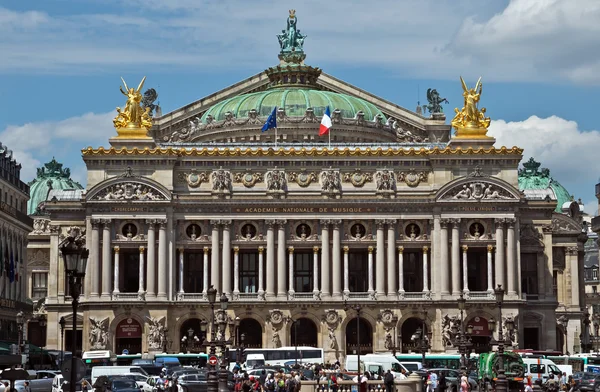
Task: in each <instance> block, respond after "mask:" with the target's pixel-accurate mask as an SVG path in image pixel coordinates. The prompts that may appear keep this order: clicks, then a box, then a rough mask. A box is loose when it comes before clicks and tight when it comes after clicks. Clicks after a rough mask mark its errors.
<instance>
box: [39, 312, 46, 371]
mask: <svg viewBox="0 0 600 392" xmlns="http://www.w3.org/2000/svg"><path fill="white" fill-rule="evenodd" d="M38 325H39V326H40V328H41V334H42V338H43V339H44V340H43V343H44V345H43V346H42V347H41V348H40V353H41V357H42V358H41V359H40V362H41V363H40V368H42V369H44V347H46V331H45V330H44V329H45V328H46V315H45V314H40V315H39V317H38Z"/></svg>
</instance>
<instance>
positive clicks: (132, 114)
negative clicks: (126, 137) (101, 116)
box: [113, 76, 152, 134]
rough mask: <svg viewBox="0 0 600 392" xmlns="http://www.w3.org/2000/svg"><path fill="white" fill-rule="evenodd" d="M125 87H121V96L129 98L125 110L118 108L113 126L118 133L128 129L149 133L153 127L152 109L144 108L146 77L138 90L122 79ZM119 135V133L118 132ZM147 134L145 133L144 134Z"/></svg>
mask: <svg viewBox="0 0 600 392" xmlns="http://www.w3.org/2000/svg"><path fill="white" fill-rule="evenodd" d="M121 80H122V81H123V86H125V90H123V86H120V87H119V90H120V91H121V94H123V95H124V96H126V97H127V102H126V103H125V108H124V109H121V108H120V107H117V116H116V117H115V118H114V120H113V124H114V125H115V128H117V131H118V130H119V129H123V128H127V129H130V130H144V131H147V130H148V129H149V128H150V127H151V126H152V118H151V117H150V108H148V107H147V108H145V109H144V108H142V105H141V103H142V93H141V91H142V88H143V87H144V82H145V81H146V77H145V76H144V77H143V78H142V81H141V82H140V84H139V85H138V87H137V89H134V88H133V87H128V86H127V83H126V82H125V79H123V78H121ZM118 133H119V132H118ZM144 134H145V133H144Z"/></svg>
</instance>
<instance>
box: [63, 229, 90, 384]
mask: <svg viewBox="0 0 600 392" xmlns="http://www.w3.org/2000/svg"><path fill="white" fill-rule="evenodd" d="M60 252H61V253H62V256H63V260H64V263H65V272H66V275H67V276H68V277H69V291H70V292H71V298H72V299H73V334H72V337H71V349H72V350H73V356H72V358H73V360H74V359H75V356H76V350H75V347H76V346H77V306H78V305H79V295H80V294H81V285H82V282H83V278H84V277H85V268H86V266H87V261H88V256H89V253H90V252H89V250H87V249H86V248H84V247H83V241H82V240H81V238H75V236H73V235H70V236H68V237H67V239H66V241H65V242H64V243H63V245H62V246H61V247H60ZM73 360H72V363H74V361H73ZM76 376H77V372H75V371H72V372H71V380H70V385H69V386H70V389H71V392H75V383H76V382H77V379H76Z"/></svg>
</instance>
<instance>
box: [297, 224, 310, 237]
mask: <svg viewBox="0 0 600 392" xmlns="http://www.w3.org/2000/svg"><path fill="white" fill-rule="evenodd" d="M310 233H311V229H310V226H309V225H307V224H306V223H300V224H299V225H298V226H296V236H297V237H298V238H306V237H310Z"/></svg>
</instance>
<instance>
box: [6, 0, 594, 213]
mask: <svg viewBox="0 0 600 392" xmlns="http://www.w3.org/2000/svg"><path fill="white" fill-rule="evenodd" d="M290 8H294V9H296V13H297V16H298V26H299V28H300V29H301V30H302V32H303V33H304V34H307V35H308V38H307V39H306V43H305V50H306V52H307V59H306V62H307V63H308V64H310V65H313V66H318V67H321V68H322V69H323V70H324V71H325V72H327V73H329V74H331V75H333V76H335V77H337V78H340V79H343V80H345V81H347V82H349V83H351V84H354V85H356V86H358V87H360V88H362V89H365V90H367V91H370V92H372V93H374V94H377V95H379V96H381V97H383V98H386V99H388V100H391V101H393V102H395V103H398V104H399V105H402V106H404V107H407V108H410V109H414V108H415V106H416V103H417V100H418V99H420V100H421V102H423V101H425V97H424V95H425V91H426V90H427V88H428V87H433V88H437V89H438V91H440V93H441V94H442V96H444V97H446V98H448V100H449V101H450V105H447V106H446V107H445V110H446V111H447V112H450V113H451V112H452V110H453V108H454V107H455V106H459V105H461V100H462V97H461V87H460V82H459V79H458V78H459V76H460V75H462V76H464V77H465V78H466V79H467V80H468V81H470V82H471V83H473V82H474V81H475V80H476V78H477V77H478V76H480V75H481V76H482V77H483V82H484V94H483V98H482V105H483V106H485V107H487V109H488V114H489V115H490V116H491V117H492V119H493V120H494V121H493V123H492V126H491V133H492V134H493V135H494V136H495V137H497V139H498V143H497V145H508V146H513V145H517V146H520V147H523V148H525V157H526V159H528V157H529V156H531V155H533V156H535V157H536V159H537V160H539V161H541V162H542V165H543V166H545V167H549V168H550V169H551V174H552V176H553V177H554V178H555V179H557V180H558V181H560V182H561V183H562V184H563V185H565V186H566V187H567V189H569V191H570V192H571V193H573V194H574V195H575V196H576V197H580V198H582V200H583V201H584V202H585V203H586V211H588V212H591V213H594V212H595V211H596V205H595V204H596V202H595V197H594V184H595V183H596V182H598V178H599V176H600V173H599V172H597V171H596V165H595V163H596V159H595V154H594V153H595V151H596V150H597V149H598V147H599V146H600V132H598V129H599V128H598V126H597V125H596V116H594V115H593V113H595V112H596V111H595V110H594V109H595V107H596V106H597V104H596V100H597V98H596V95H597V94H596V91H597V88H598V86H599V85H600V72H599V70H600V51H599V50H598V48H599V47H600V25H599V24H598V23H597V21H598V20H600V2H598V1H597V0H577V1H572V0H513V1H507V0H504V1H500V0H473V1H471V0H418V1H417V0H415V1H404V0H402V1H400V0H374V1H370V2H366V1H362V0H330V1H327V2H322V1H316V0H303V1H302V2H299V1H286V0H279V1H270V0H269V1H260V0H257V1H253V2H251V3H249V2H247V1H243V0H227V1H212V0H129V1H126V2H123V1H117V0H86V1H75V0H43V1H42V0H39V1H16V0H0V37H2V39H1V40H0V53H2V56H0V141H2V142H3V143H5V144H7V145H8V146H9V148H11V149H13V150H14V151H15V155H16V157H17V158H18V159H19V160H20V161H21V162H22V163H23V166H24V167H23V175H24V179H25V180H29V179H31V178H32V176H33V175H34V174H35V167H37V166H39V165H40V164H41V163H43V162H46V161H48V160H49V159H51V158H52V156H56V158H57V159H59V160H60V161H62V162H64V163H65V165H66V166H69V167H70V168H71V169H72V172H73V176H74V177H75V178H76V179H78V180H81V181H82V182H85V179H84V178H85V167H84V165H83V162H82V160H81V157H80V153H79V151H80V149H81V148H82V147H86V146H88V145H91V146H94V147H97V146H100V145H107V144H108V138H109V137H110V136H112V135H113V134H114V129H113V127H112V121H111V120H112V117H114V108H115V107H116V106H120V105H122V104H123V102H122V96H121V94H120V93H119V90H118V88H119V85H120V77H121V76H123V77H125V79H126V80H127V81H130V82H129V83H130V84H136V83H137V82H138V81H139V79H141V77H142V76H144V75H146V76H147V82H146V87H154V88H156V89H157V90H158V92H159V95H160V97H159V101H160V104H161V106H162V108H163V113H164V112H168V111H171V110H174V109H176V108H178V107H181V106H183V105H185V104H188V103H190V102H192V101H195V100H197V99H199V98H201V97H203V96H206V95H209V94H211V93H212V92H214V91H216V90H219V89H222V88H224V87H226V86H228V85H230V84H233V83H235V82H237V81H239V80H241V79H245V78H247V77H248V76H251V75H253V74H255V73H258V72H260V71H262V70H263V69H265V68H267V67H269V66H273V65H275V64H276V63H277V62H278V60H277V52H278V44H277V39H276V38H275V34H277V33H278V32H279V31H280V30H281V29H282V28H284V27H285V19H286V17H287V13H288V9H290Z"/></svg>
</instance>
